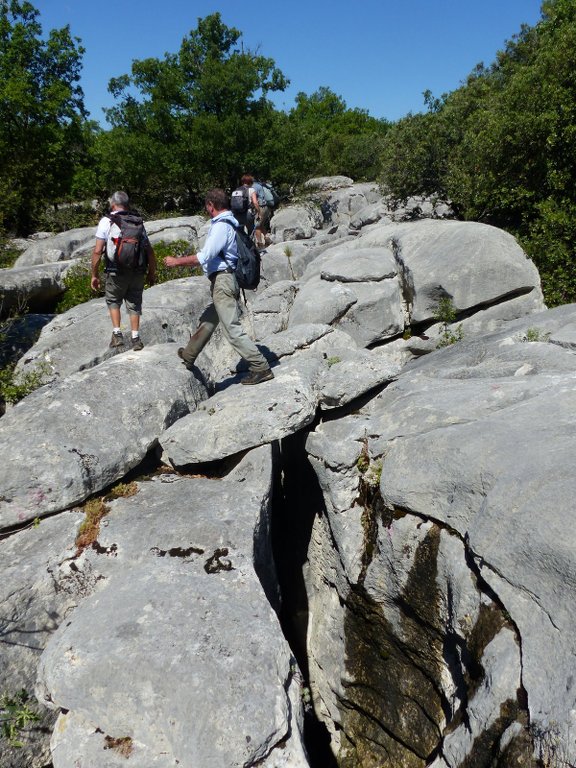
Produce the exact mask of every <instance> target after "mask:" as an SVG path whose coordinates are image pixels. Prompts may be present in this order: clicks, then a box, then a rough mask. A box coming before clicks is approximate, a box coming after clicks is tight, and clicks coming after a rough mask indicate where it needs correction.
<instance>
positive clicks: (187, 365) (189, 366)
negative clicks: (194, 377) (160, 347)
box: [178, 347, 194, 371]
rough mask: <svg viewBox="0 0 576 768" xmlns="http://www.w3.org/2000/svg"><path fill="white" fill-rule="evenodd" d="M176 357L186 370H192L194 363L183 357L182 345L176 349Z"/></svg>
mask: <svg viewBox="0 0 576 768" xmlns="http://www.w3.org/2000/svg"><path fill="white" fill-rule="evenodd" d="M178 357H179V358H180V360H182V363H183V365H184V367H185V368H186V369H187V370H189V371H193V370H194V363H193V362H190V360H186V358H185V357H184V347H180V348H179V349H178Z"/></svg>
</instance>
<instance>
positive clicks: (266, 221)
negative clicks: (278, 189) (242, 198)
mask: <svg viewBox="0 0 576 768" xmlns="http://www.w3.org/2000/svg"><path fill="white" fill-rule="evenodd" d="M271 218H272V209H271V208H270V207H269V206H267V205H261V206H260V221H259V222H258V229H260V230H261V231H262V232H270V219H271Z"/></svg>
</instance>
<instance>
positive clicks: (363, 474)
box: [356, 435, 384, 583]
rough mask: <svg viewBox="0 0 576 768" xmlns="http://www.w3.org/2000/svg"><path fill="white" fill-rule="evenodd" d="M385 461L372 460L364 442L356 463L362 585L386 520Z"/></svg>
mask: <svg viewBox="0 0 576 768" xmlns="http://www.w3.org/2000/svg"><path fill="white" fill-rule="evenodd" d="M382 463H383V459H382V458H378V459H372V458H371V457H370V452H369V450H368V437H367V435H365V436H364V439H363V440H362V449H361V451H360V455H359V456H358V459H357V461H356V467H357V469H358V472H359V473H360V482H359V495H358V504H359V505H360V506H361V507H362V509H363V511H362V516H361V523H362V529H363V531H364V550H363V552H362V567H361V570H360V576H359V579H358V581H359V583H362V582H363V580H364V578H365V576H366V571H367V570H368V566H369V565H370V563H371V562H372V557H373V555H374V551H375V549H376V541H377V538H378V521H379V520H383V519H384V502H383V500H382V495H381V493H380V479H381V477H382Z"/></svg>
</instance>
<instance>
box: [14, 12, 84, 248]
mask: <svg viewBox="0 0 576 768" xmlns="http://www.w3.org/2000/svg"><path fill="white" fill-rule="evenodd" d="M83 53H84V49H83V48H82V47H81V46H80V45H79V41H78V40H77V39H75V38H73V37H72V36H71V33H70V29H69V28H68V27H64V28H62V29H58V30H52V31H51V32H50V33H49V34H48V35H47V36H43V35H42V27H41V25H40V23H39V21H38V11H37V10H36V9H35V8H34V7H33V6H32V5H31V4H30V3H29V2H25V1H24V0H23V1H22V2H20V0H5V2H2V3H1V4H0V118H1V119H0V187H1V188H2V202H1V205H0V228H2V229H5V230H6V231H16V232H17V233H18V234H22V235H27V234H30V233H31V232H33V231H34V229H35V228H36V225H37V222H38V217H39V215H40V213H41V212H42V211H43V210H44V209H45V208H46V207H47V206H49V205H50V204H52V203H54V202H57V201H60V200H62V199H65V198H66V197H67V195H69V194H70V192H71V185H72V179H73V176H74V171H75V168H76V167H77V166H81V165H82V164H83V163H84V162H85V157H86V156H85V149H86V141H85V135H86V134H85V129H84V122H85V119H86V113H85V110H84V104H83V94H82V90H81V89H80V87H79V86H78V81H79V79H80V71H81V67H82V55H83Z"/></svg>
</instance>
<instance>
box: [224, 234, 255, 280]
mask: <svg viewBox="0 0 576 768" xmlns="http://www.w3.org/2000/svg"><path fill="white" fill-rule="evenodd" d="M222 222H223V223H224V224H228V225H229V226H231V227H234V230H235V232H236V248H237V249H238V261H237V262H236V268H235V270H234V273H235V275H236V281H237V283H238V287H239V288H247V289H248V290H250V291H253V290H254V289H255V288H257V287H258V283H259V282H260V253H259V252H258V250H257V249H256V245H255V244H254V242H253V241H252V240H251V239H250V238H249V237H248V235H247V234H246V232H245V231H244V227H237V226H236V225H235V224H233V223H232V222H231V221H227V220H226V219H222ZM222 258H224V259H225V256H224V254H222Z"/></svg>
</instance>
